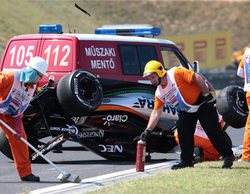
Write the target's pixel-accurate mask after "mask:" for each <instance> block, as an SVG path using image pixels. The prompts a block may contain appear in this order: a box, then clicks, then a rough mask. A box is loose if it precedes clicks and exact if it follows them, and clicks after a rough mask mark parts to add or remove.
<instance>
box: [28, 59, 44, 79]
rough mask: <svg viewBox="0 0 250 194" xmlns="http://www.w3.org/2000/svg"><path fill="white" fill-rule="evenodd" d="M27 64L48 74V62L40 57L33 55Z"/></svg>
mask: <svg viewBox="0 0 250 194" xmlns="http://www.w3.org/2000/svg"><path fill="white" fill-rule="evenodd" d="M27 66H28V67H31V68H33V69H35V70H37V71H38V72H40V73H41V74H43V75H45V76H48V74H47V73H46V71H47V69H48V64H47V62H46V61H45V60H44V59H43V58H41V57H33V58H32V59H30V62H29V63H28V64H27Z"/></svg>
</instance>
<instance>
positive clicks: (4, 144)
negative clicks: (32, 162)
mask: <svg viewBox="0 0 250 194" xmlns="http://www.w3.org/2000/svg"><path fill="white" fill-rule="evenodd" d="M0 151H1V152H2V153H3V154H4V155H5V156H6V157H8V158H9V159H11V160H13V156H12V153H11V149H10V145H9V141H8V139H7V137H6V136H5V133H4V132H3V130H2V129H1V128H0Z"/></svg>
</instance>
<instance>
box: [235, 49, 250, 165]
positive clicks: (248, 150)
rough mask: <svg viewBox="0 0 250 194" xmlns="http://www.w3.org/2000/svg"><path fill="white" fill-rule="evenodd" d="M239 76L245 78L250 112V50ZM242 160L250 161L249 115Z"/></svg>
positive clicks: (239, 69) (247, 51) (245, 54)
mask: <svg viewBox="0 0 250 194" xmlns="http://www.w3.org/2000/svg"><path fill="white" fill-rule="evenodd" d="M237 75H238V76H240V77H243V78H245V84H244V90H245V91H246V99H247V105H248V109H249V110H250V48H249V49H247V50H246V51H245V53H244V55H243V58H242V60H241V62H240V65H239V67H238V71H237ZM242 160H245V161H250V115H249V114H248V117H247V122H246V127H245V134H244V141H243V150H242Z"/></svg>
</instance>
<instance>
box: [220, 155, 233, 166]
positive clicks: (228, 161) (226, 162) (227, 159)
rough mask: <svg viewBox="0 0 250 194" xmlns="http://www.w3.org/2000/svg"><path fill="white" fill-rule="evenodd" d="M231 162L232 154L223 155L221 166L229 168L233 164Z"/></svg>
mask: <svg viewBox="0 0 250 194" xmlns="http://www.w3.org/2000/svg"><path fill="white" fill-rule="evenodd" d="M233 162H234V155H231V156H225V157H224V163H223V165H222V168H231V167H232V166H233Z"/></svg>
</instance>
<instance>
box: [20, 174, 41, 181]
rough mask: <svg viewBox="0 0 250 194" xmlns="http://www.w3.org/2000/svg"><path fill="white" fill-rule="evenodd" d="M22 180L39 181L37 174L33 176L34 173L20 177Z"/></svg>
mask: <svg viewBox="0 0 250 194" xmlns="http://www.w3.org/2000/svg"><path fill="white" fill-rule="evenodd" d="M21 180H22V181H31V182H40V178H39V176H35V175H34V174H29V175H27V176H25V177H23V178H21Z"/></svg>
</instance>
